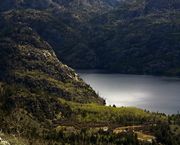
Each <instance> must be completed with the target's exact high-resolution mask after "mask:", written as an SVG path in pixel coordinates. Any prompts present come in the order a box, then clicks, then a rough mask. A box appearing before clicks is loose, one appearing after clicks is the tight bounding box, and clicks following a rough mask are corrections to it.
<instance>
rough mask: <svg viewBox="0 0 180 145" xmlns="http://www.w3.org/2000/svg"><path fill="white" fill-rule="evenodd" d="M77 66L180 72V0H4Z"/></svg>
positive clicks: (4, 6)
mask: <svg viewBox="0 0 180 145" xmlns="http://www.w3.org/2000/svg"><path fill="white" fill-rule="evenodd" d="M0 5H1V8H0V11H2V12H3V13H4V15H6V17H8V19H9V21H11V22H13V23H24V25H28V26H30V27H32V28H33V29H34V30H35V31H36V32H37V33H38V34H39V35H40V36H41V37H42V38H43V39H45V40H46V41H47V42H48V43H49V44H50V45H51V46H52V47H53V49H54V51H55V52H56V54H57V56H58V58H60V59H61V60H62V61H63V62H64V63H65V64H68V65H70V66H71V67H73V68H86V69H87V68H88V69H92V68H96V69H106V70H109V71H112V72H121V73H136V74H158V75H179V68H180V64H179V58H180V57H179V42H180V41H179V37H180V36H179V32H180V26H179V15H180V12H179V8H180V2H179V1H178V0H157V1H154V0H126V1H124V0H122V1H121V0H99V1H96V0H95V1H89V0H71V1H63V0H56V1H55V0H54V1H53V0H37V1H28V0H23V1H18V0H16V1H11V0H8V1H1V2H0Z"/></svg>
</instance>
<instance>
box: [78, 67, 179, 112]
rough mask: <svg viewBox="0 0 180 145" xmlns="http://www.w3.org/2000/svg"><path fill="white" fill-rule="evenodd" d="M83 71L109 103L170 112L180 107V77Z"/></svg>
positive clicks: (82, 74) (85, 77)
mask: <svg viewBox="0 0 180 145" xmlns="http://www.w3.org/2000/svg"><path fill="white" fill-rule="evenodd" d="M79 74H80V76H81V77H82V78H83V79H84V81H85V82H87V83H88V84H90V85H91V86H92V87H93V88H94V89H95V90H96V92H98V93H99V95H100V96H101V97H103V98H105V99H106V102H107V105H113V104H115V105H116V106H136V107H140V108H143V109H148V110H151V111H155V112H156V111H158V112H165V113H168V114H169V113H177V111H178V110H180V79H179V78H168V77H154V76H145V75H123V74H108V73H107V74H106V73H104V72H93V71H91V72H89V71H88V72H86V71H83V72H82V71H81V72H79Z"/></svg>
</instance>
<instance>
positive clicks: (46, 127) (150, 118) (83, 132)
mask: <svg viewBox="0 0 180 145" xmlns="http://www.w3.org/2000/svg"><path fill="white" fill-rule="evenodd" d="M2 86H3V87H2ZM4 86H6V87H4ZM18 89H20V90H21V91H20V90H18ZM12 92H13V94H12ZM16 92H18V93H17V94H16ZM18 94H19V95H22V94H23V96H26V98H29V99H30V97H31V99H30V100H28V99H27V100H26V102H24V104H23V105H22V104H19V102H18V101H17V100H18V99H17V98H18ZM36 95H37V94H36ZM36 95H35V96H34V97H33V98H32V96H31V94H30V93H28V90H27V89H26V91H25V89H24V90H23V89H22V88H18V87H14V88H12V86H8V85H4V84H3V85H2V84H1V95H0V102H1V103H0V114H1V115H0V129H1V134H0V137H1V138H2V139H3V140H5V141H7V142H9V143H10V144H12V145H21V144H22V145H30V144H32V145H35V144H36V145H46V144H47V145H61V144H72V145H73V144H74V145H78V144H84V145H90V144H92V145H95V144H97V145H104V144H108V145H116V144H122V145H130V144H131V145H158V144H159V143H162V144H164V145H178V144H179V138H178V136H179V134H180V132H179V128H180V126H179V122H180V115H172V116H166V115H165V114H161V113H150V112H148V111H144V110H141V109H138V108H133V107H115V106H114V107H113V106H109V107H108V106H103V105H98V104H94V103H90V104H82V103H77V102H72V101H67V100H64V99H62V98H58V96H53V95H51V96H49V94H46V95H45V94H44V95H43V94H42V93H41V95H43V96H39V95H37V96H36ZM14 97H16V100H14ZM53 98H57V99H56V101H57V104H54V103H55V102H53V101H52V100H53ZM39 99H40V100H41V102H40V100H39ZM21 101H23V99H22V100H21ZM24 101H25V100H24ZM51 101H52V102H51ZM45 102H46V103H47V105H46V106H44V107H43V103H45ZM52 104H54V105H59V106H60V108H59V109H55V110H54V113H53V112H52V111H53V110H51V105H52Z"/></svg>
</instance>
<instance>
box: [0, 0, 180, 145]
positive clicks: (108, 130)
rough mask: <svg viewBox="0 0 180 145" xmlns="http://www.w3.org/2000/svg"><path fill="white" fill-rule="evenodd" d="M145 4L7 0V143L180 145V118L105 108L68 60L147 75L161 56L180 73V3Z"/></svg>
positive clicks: (0, 70) (3, 28)
mask: <svg viewBox="0 0 180 145" xmlns="http://www.w3.org/2000/svg"><path fill="white" fill-rule="evenodd" d="M146 2H147V3H144V1H143V0H141V1H140V0H139V1H136V0H128V1H124V0H122V1H121V0H99V1H97V0H1V1H0V145H9V144H10V145H64V144H72V145H79V144H84V145H100V144H108V145H117V144H123V145H126V144H132V145H159V144H161V143H163V144H165V145H179V142H180V141H179V128H180V127H179V120H180V119H179V114H178V115H172V116H169V117H168V116H166V115H165V114H163V113H150V112H149V111H146V110H142V109H138V108H134V107H119V108H116V107H115V106H113V107H111V106H109V107H107V106H104V104H105V102H104V100H103V99H102V98H100V97H99V96H98V95H97V94H96V93H95V91H94V90H92V88H91V87H90V86H89V85H87V84H85V83H84V82H83V80H82V79H81V78H80V77H79V76H78V75H77V74H76V73H75V72H74V70H73V69H71V68H70V67H68V66H67V65H65V64H63V63H62V62H61V60H62V61H63V62H65V63H68V64H69V65H71V66H73V67H75V68H103V69H108V70H113V71H120V72H126V73H127V72H128V73H142V72H143V73H144V71H142V70H144V68H145V67H144V64H145V63H144V62H147V63H149V62H150V61H149V60H151V58H154V62H157V61H160V62H162V61H164V60H167V62H168V63H167V62H164V64H165V66H166V65H168V69H169V68H173V69H174V68H175V70H176V71H177V72H178V69H177V68H178V67H179V62H178V59H179V49H178V47H179V41H178V40H179V33H178V32H179V12H178V8H179V2H178V1H173V3H172V1H159V3H157V4H155V2H153V1H152V0H149V1H146ZM164 2H165V3H166V4H169V5H168V6H167V5H165V4H164V5H161V4H162V3H164ZM145 7H146V8H145ZM167 16H168V17H167ZM157 34H158V35H157ZM159 34H160V36H159ZM140 39H141V40H140ZM142 40H143V41H142ZM157 42H158V43H157ZM157 44H158V45H157ZM170 47H171V49H170ZM155 50H157V51H155ZM162 50H163V51H165V52H167V56H168V57H167V56H166V55H164V54H165V53H162V54H163V55H160V52H162ZM170 50H171V51H170ZM150 52H151V53H150ZM158 52H159V53H158ZM130 54H131V55H130ZM155 54H157V57H155V56H156V55H155ZM56 55H57V56H58V57H57V56H56ZM127 56H128V57H127ZM159 56H161V57H159ZM134 57H135V58H137V59H134ZM148 57H149V58H148ZM171 57H173V61H172V60H170V58H171ZM140 58H143V59H140ZM157 58H158V59H157ZM145 59H146V60H145ZM140 62H141V63H140ZM135 64H136V65H135ZM171 64H173V66H171ZM140 65H142V67H141V68H140ZM162 66H163V65H159V68H161V67H162ZM128 67H130V68H131V69H127V68H128ZM132 67H133V69H132ZM115 68H116V69H115ZM148 68H149V69H151V67H150V66H148ZM141 69H142V70H141ZM137 70H138V71H137ZM164 70H165V71H166V69H163V71H164ZM155 71H156V72H159V70H155ZM161 71H162V70H161ZM161 71H160V72H161ZM147 72H148V73H154V72H149V71H147ZM173 72H174V70H173ZM145 73H146V72H145Z"/></svg>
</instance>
